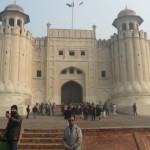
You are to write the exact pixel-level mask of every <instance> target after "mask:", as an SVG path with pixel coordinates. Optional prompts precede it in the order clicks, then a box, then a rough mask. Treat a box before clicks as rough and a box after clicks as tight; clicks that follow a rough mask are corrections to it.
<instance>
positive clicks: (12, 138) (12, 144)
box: [5, 105, 22, 150]
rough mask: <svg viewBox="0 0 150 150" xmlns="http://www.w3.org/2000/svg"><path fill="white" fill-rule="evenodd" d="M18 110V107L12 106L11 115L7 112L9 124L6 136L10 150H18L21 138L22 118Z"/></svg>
mask: <svg viewBox="0 0 150 150" xmlns="http://www.w3.org/2000/svg"><path fill="white" fill-rule="evenodd" d="M17 110H18V107H17V105H12V106H11V113H9V112H6V117H7V118H8V123H7V127H6V132H5V135H6V139H7V143H8V148H9V150H18V141H19V136H20V130H21V124H22V117H21V116H20V115H19V114H18V112H17Z"/></svg>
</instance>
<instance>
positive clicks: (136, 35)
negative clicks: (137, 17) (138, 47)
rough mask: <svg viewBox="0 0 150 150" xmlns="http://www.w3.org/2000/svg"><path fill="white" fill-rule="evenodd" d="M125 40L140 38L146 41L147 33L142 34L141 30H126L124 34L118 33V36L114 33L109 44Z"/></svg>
mask: <svg viewBox="0 0 150 150" xmlns="http://www.w3.org/2000/svg"><path fill="white" fill-rule="evenodd" d="M126 38H142V39H145V40H148V36H147V33H146V32H144V31H143V30H141V31H137V30H134V31H131V30H128V31H125V32H124V31H120V32H119V33H118V34H116V33H114V34H113V35H112V36H111V43H113V42H115V41H116V40H120V39H126Z"/></svg>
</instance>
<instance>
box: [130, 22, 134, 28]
mask: <svg viewBox="0 0 150 150" xmlns="http://www.w3.org/2000/svg"><path fill="white" fill-rule="evenodd" d="M129 29H130V30H134V24H133V23H132V22H130V23H129Z"/></svg>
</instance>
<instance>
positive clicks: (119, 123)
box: [0, 114, 150, 129]
mask: <svg viewBox="0 0 150 150" xmlns="http://www.w3.org/2000/svg"><path fill="white" fill-rule="evenodd" d="M6 124H7V119H6V118H3V117H1V118H0V129H4V128H5V127H6ZM76 124H77V125H79V126H80V127H81V128H82V129H84V128H88V129H90V128H92V129H95V128H144V127H147V128H149V127H150V116H132V115H121V114H117V115H116V116H113V115H112V114H111V115H110V116H108V117H106V118H102V120H101V121H99V120H98V118H96V120H95V121H92V120H91V119H90V118H89V119H88V120H83V119H80V118H79V116H77V117H76ZM65 126H66V121H65V120H64V118H63V116H61V115H56V116H37V119H33V116H32V115H30V118H29V119H26V118H25V117H23V123H22V128H24V129H64V128H65Z"/></svg>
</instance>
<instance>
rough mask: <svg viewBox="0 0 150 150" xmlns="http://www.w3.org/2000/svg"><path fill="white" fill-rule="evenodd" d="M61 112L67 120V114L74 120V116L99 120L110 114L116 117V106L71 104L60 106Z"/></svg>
mask: <svg viewBox="0 0 150 150" xmlns="http://www.w3.org/2000/svg"><path fill="white" fill-rule="evenodd" d="M61 112H62V114H63V115H64V116H65V118H67V117H66V116H68V114H70V113H71V114H72V115H73V116H74V118H75V117H76V115H80V118H84V119H85V120H88V119H89V118H91V120H95V119H96V117H98V119H99V120H101V119H102V118H105V117H106V116H108V115H109V114H110V113H113V114H114V115H116V105H115V104H110V105H108V104H107V103H105V104H104V105H99V104H94V103H88V102H86V103H71V104H69V105H66V104H62V105H61Z"/></svg>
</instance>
